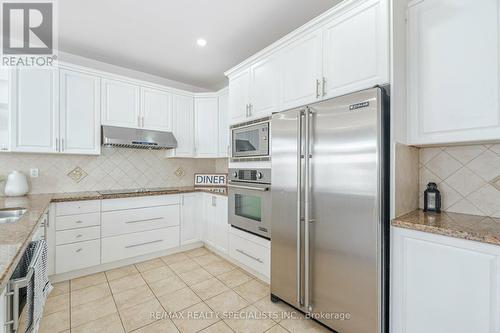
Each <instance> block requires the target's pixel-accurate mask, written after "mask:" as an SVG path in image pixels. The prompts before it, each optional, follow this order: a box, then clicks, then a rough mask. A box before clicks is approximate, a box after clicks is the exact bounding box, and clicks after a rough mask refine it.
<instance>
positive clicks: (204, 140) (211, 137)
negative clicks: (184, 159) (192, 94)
mask: <svg viewBox="0 0 500 333" xmlns="http://www.w3.org/2000/svg"><path fill="white" fill-rule="evenodd" d="M218 106H219V103H218V99H217V97H198V98H195V99H194V114H195V116H194V117H195V147H196V151H195V152H196V156H197V157H217V153H218V146H219V142H218V138H219V131H218V128H219V120H218Z"/></svg>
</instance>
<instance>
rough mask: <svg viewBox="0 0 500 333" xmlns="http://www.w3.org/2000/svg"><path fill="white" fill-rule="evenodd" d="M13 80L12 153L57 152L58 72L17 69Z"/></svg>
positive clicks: (54, 70)
mask: <svg viewBox="0 0 500 333" xmlns="http://www.w3.org/2000/svg"><path fill="white" fill-rule="evenodd" d="M12 80H13V82H12V87H13V89H12V91H11V94H12V98H11V101H12V118H11V143H12V151H18V152H36V153H54V152H57V151H58V150H59V147H58V144H57V142H58V135H59V119H58V102H57V96H58V89H57V81H58V70H57V69H41V68H26V69H18V70H16V71H15V73H14V75H13V76H12Z"/></svg>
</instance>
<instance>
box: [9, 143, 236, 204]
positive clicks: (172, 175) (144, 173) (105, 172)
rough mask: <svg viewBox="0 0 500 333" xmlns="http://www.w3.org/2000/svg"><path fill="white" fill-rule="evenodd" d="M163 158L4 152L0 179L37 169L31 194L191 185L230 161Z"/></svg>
mask: <svg viewBox="0 0 500 333" xmlns="http://www.w3.org/2000/svg"><path fill="white" fill-rule="evenodd" d="M164 156H165V152H164V151H151V150H137V149H125V148H103V149H102V152H101V155H100V156H87V155H56V154H21V153H1V154H0V176H7V175H8V174H9V172H10V171H12V170H20V171H22V172H23V173H24V174H25V175H29V171H30V169H31V168H38V169H39V177H38V178H29V177H28V180H29V182H30V193H59V192H76V191H96V190H107V189H123V188H138V187H158V186H189V185H193V183H194V173H196V172H216V171H217V170H218V169H220V170H221V171H218V172H223V170H224V165H227V159H219V160H217V159H187V158H186V159H172V158H165V157H164ZM224 163H225V164H224ZM77 168H79V169H77ZM226 168H227V167H226ZM75 169H76V170H75ZM72 171H73V172H72ZM82 171H83V172H82ZM4 186H5V183H4V182H1V183H0V196H1V195H3V191H4Z"/></svg>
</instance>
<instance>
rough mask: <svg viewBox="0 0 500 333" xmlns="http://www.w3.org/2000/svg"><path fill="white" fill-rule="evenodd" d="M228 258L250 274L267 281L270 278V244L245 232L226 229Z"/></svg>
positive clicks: (230, 228)
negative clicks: (257, 275) (258, 275)
mask: <svg viewBox="0 0 500 333" xmlns="http://www.w3.org/2000/svg"><path fill="white" fill-rule="evenodd" d="M228 230H229V231H228V238H229V243H228V251H229V256H230V257H231V258H233V259H234V260H236V261H237V262H239V263H240V264H241V265H242V266H243V267H244V268H246V269H249V270H250V271H251V272H252V273H257V274H260V275H261V277H262V278H264V279H266V280H269V278H270V276H271V242H270V241H269V240H267V239H264V238H262V237H259V236H255V235H253V234H251V233H248V232H246V231H243V230H240V229H236V228H232V227H228Z"/></svg>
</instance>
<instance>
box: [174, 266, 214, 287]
mask: <svg viewBox="0 0 500 333" xmlns="http://www.w3.org/2000/svg"><path fill="white" fill-rule="evenodd" d="M179 277H180V278H181V279H182V281H184V282H185V283H186V284H187V285H188V286H191V285H193V284H197V283H200V282H203V281H206V280H208V279H210V278H212V275H210V273H208V272H207V271H206V270H204V269H203V268H201V267H200V268H197V269H194V270H192V271H189V272H184V273H181V274H179Z"/></svg>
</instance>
